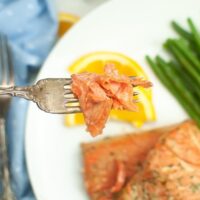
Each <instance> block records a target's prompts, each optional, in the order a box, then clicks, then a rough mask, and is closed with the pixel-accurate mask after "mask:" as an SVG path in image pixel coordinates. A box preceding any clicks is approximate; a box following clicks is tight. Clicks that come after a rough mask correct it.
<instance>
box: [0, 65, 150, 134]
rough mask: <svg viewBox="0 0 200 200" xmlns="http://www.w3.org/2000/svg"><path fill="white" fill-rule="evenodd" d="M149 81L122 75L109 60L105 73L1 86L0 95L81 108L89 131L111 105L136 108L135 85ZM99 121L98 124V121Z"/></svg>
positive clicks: (51, 109) (66, 109) (51, 108)
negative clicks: (31, 83)
mask: <svg viewBox="0 0 200 200" xmlns="http://www.w3.org/2000/svg"><path fill="white" fill-rule="evenodd" d="M151 85H152V84H151V82H149V81H147V80H143V79H142V78H140V77H135V76H132V77H128V76H125V75H121V74H119V73H118V71H117V70H116V69H115V67H114V66H113V65H111V64H109V65H106V66H105V69H104V74H102V75H99V74H95V73H88V72H85V73H80V74H73V75H72V76H71V78H47V79H41V80H39V81H38V82H37V83H36V84H35V85H32V86H27V87H18V86H9V87H3V86H1V87H0V95H11V96H16V97H21V98H25V99H27V100H30V101H33V102H35V103H36V104H37V105H38V107H39V108H40V109H41V110H43V111H45V112H48V113H55V114H72V113H78V112H83V115H84V118H85V122H86V125H87V127H89V128H88V130H89V132H91V133H94V135H96V134H97V133H99V132H101V130H102V128H103V127H104V124H105V122H106V120H107V118H108V116H109V113H110V110H111V109H118V110H129V111H133V112H135V111H137V103H136V101H137V100H134V98H133V96H136V95H138V93H137V92H136V91H134V88H135V87H137V86H140V87H144V88H148V87H151ZM97 124H98V125H97Z"/></svg>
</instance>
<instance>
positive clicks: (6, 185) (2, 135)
mask: <svg viewBox="0 0 200 200" xmlns="http://www.w3.org/2000/svg"><path fill="white" fill-rule="evenodd" d="M0 147H1V149H0V153H1V158H2V161H1V174H2V177H1V180H2V183H3V184H2V185H3V197H2V198H1V199H2V200H15V197H14V195H13V192H12V189H11V182H10V173H9V167H8V151H7V141H6V132H5V119H3V118H0Z"/></svg>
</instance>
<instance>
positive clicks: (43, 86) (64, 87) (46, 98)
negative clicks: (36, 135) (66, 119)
mask: <svg viewBox="0 0 200 200" xmlns="http://www.w3.org/2000/svg"><path fill="white" fill-rule="evenodd" d="M71 83H72V80H71V79H70V78H47V79H41V80H39V81H38V82H37V83H36V84H35V85H32V86H26V87H18V86H8V87H4V86H3V87H0V96H1V95H10V96H17V97H21V98H25V99H27V100H30V101H33V102H35V103H36V104H37V105H38V107H39V108H40V109H41V110H43V111H45V112H48V113H56V114H69V113H77V112H81V109H80V106H79V105H77V103H78V99H77V98H76V97H75V96H74V94H73V93H72V91H71ZM69 103H70V104H69ZM74 103H75V104H74Z"/></svg>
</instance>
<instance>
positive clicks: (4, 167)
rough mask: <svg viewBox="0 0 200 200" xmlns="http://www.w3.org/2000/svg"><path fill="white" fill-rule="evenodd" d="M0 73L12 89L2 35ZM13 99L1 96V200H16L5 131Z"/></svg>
mask: <svg viewBox="0 0 200 200" xmlns="http://www.w3.org/2000/svg"><path fill="white" fill-rule="evenodd" d="M0 69H1V71H0V73H1V80H0V85H1V87H10V86H12V85H13V84H14V74H13V67H12V61H11V53H10V49H9V47H8V42H7V38H6V36H4V35H2V34H0ZM10 101H11V97H10V96H8V95H5V96H0V160H1V180H2V183H3V184H2V186H3V194H2V198H1V200H15V197H14V194H13V192H12V190H11V182H10V172H9V167H8V162H9V160H8V151H7V140H6V131H5V121H6V120H5V118H6V114H7V111H8V108H9V104H10Z"/></svg>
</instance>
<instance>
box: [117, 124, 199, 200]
mask: <svg viewBox="0 0 200 200" xmlns="http://www.w3.org/2000/svg"><path fill="white" fill-rule="evenodd" d="M199 144H200V130H199V129H198V127H197V126H196V124H195V123H194V122H193V121H186V122H184V123H182V124H181V125H180V126H178V127H176V128H175V129H173V130H172V131H169V132H168V133H166V134H164V135H163V136H162V137H161V138H160V139H159V141H158V143H157V144H156V145H155V147H154V148H153V149H152V150H151V151H150V153H149V154H148V156H147V158H146V160H145V162H144V165H143V167H142V168H141V170H140V171H139V173H137V174H136V175H135V176H133V178H132V180H131V181H130V182H129V183H128V185H127V186H126V188H125V189H124V190H123V192H122V194H121V195H120V196H119V197H118V198H117V200H134V199H137V200H151V199H156V200H157V199H158V200H169V199H173V200H199V199H200V165H199V164H200V145H199Z"/></svg>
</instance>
